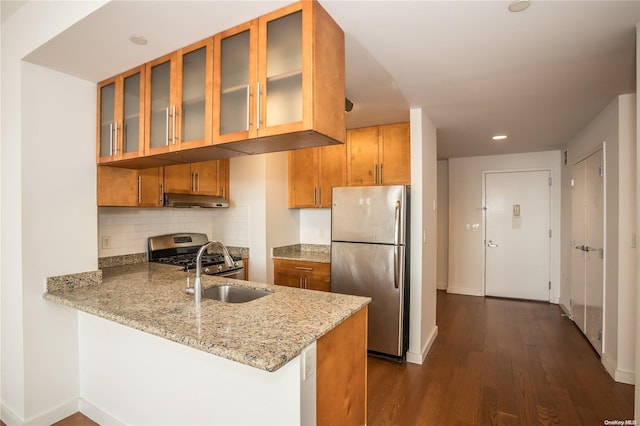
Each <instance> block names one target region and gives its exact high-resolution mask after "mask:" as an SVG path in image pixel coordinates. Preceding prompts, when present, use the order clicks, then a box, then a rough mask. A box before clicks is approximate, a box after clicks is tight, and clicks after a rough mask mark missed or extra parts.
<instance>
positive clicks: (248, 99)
mask: <svg viewBox="0 0 640 426" xmlns="http://www.w3.org/2000/svg"><path fill="white" fill-rule="evenodd" d="M250 102H251V90H250V88H249V85H248V84H247V132H248V131H249V127H251V117H250V116H249V104H250Z"/></svg>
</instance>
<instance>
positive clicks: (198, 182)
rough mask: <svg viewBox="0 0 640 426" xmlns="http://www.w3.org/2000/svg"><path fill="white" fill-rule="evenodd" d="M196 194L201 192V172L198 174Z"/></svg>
mask: <svg viewBox="0 0 640 426" xmlns="http://www.w3.org/2000/svg"><path fill="white" fill-rule="evenodd" d="M196 192H200V172H196Z"/></svg>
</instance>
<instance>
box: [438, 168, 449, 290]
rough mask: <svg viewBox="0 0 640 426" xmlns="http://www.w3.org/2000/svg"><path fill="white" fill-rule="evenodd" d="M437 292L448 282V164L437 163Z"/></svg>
mask: <svg viewBox="0 0 640 426" xmlns="http://www.w3.org/2000/svg"><path fill="white" fill-rule="evenodd" d="M437 204H438V206H437V207H438V250H437V261H438V266H437V272H438V276H437V281H436V282H437V285H438V290H446V289H447V283H448V282H449V162H448V161H447V160H442V161H438V203H437Z"/></svg>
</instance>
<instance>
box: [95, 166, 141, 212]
mask: <svg viewBox="0 0 640 426" xmlns="http://www.w3.org/2000/svg"><path fill="white" fill-rule="evenodd" d="M137 179H138V171H137V170H130V169H123V168H120V167H108V166H98V171H97V184H98V188H97V199H98V206H125V207H126V206H128V207H136V206H137V205H138V181H137Z"/></svg>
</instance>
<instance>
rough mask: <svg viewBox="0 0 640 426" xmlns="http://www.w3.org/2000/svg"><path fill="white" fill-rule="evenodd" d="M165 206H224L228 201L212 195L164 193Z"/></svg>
mask: <svg viewBox="0 0 640 426" xmlns="http://www.w3.org/2000/svg"><path fill="white" fill-rule="evenodd" d="M164 206H165V207H203V208H225V207H229V201H228V200H226V199H224V198H222V197H217V196H214V195H192V194H173V193H165V194H164Z"/></svg>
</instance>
